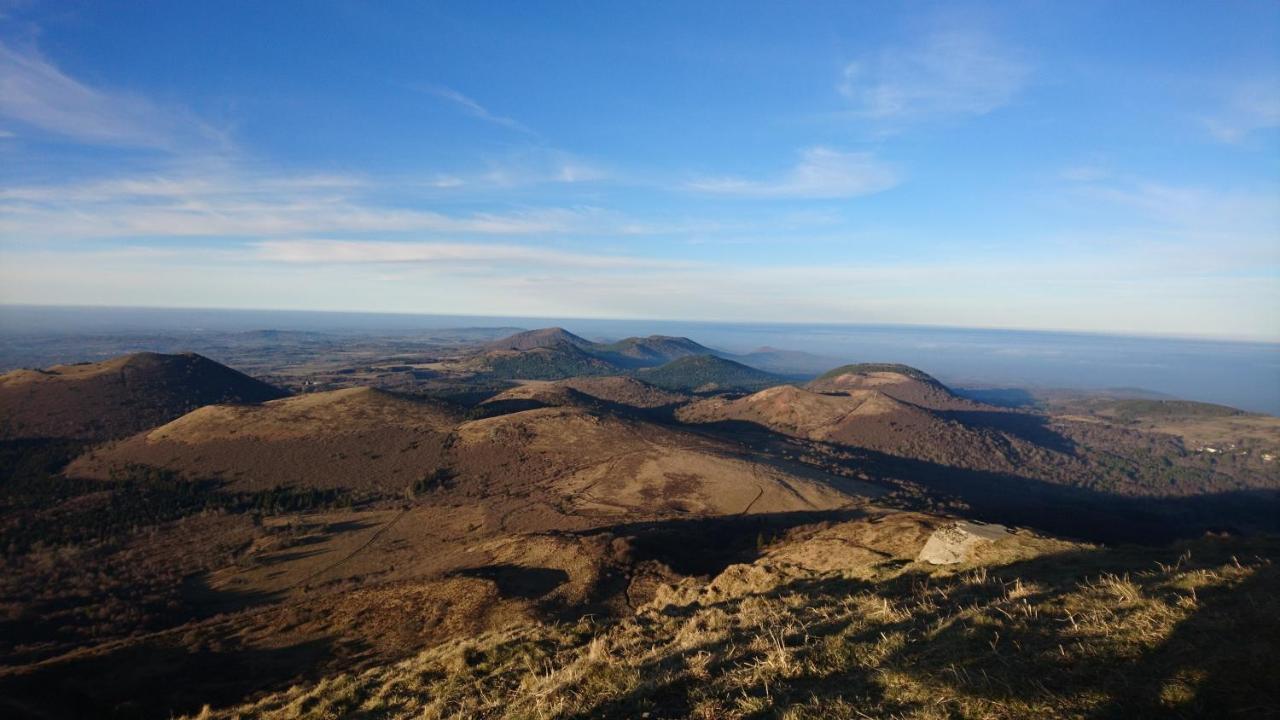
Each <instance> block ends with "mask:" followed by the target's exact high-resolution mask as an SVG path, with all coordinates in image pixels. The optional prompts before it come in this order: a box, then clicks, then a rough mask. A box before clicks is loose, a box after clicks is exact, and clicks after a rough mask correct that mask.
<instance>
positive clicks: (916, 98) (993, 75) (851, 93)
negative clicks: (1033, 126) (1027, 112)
mask: <svg viewBox="0 0 1280 720" xmlns="http://www.w3.org/2000/svg"><path fill="white" fill-rule="evenodd" d="M1030 72H1031V69H1030V67H1029V66H1028V65H1027V64H1026V63H1024V62H1023V61H1021V60H1020V59H1018V57H1017V56H1016V55H1015V54H1014V53H1012V52H1010V51H1009V50H1006V49H1004V48H1002V47H1000V46H999V45H997V44H996V43H995V42H994V41H993V40H992V39H991V38H989V37H987V36H986V35H985V34H982V33H978V32H961V31H954V30H953V31H947V32H935V33H932V34H930V35H928V36H926V37H925V38H924V39H923V40H922V41H921V42H920V43H918V44H916V45H913V46H908V47H901V48H890V49H887V50H884V51H883V52H881V53H880V54H878V55H876V56H873V57H869V58H864V59H861V60H858V61H856V62H851V63H849V64H848V65H846V66H845V67H844V70H843V72H842V73H841V78H840V83H839V85H838V86H837V89H838V90H839V92H840V94H841V95H843V96H844V97H845V98H846V99H848V100H849V102H850V104H851V109H852V112H853V113H855V114H857V115H860V116H863V117H866V118H870V119H875V120H886V119H914V118H922V117H933V116H948V115H985V114H987V113H989V112H991V111H993V110H995V109H996V108H999V107H1001V106H1003V105H1006V104H1008V103H1009V102H1010V101H1011V100H1012V99H1013V97H1014V96H1015V95H1016V94H1017V92H1018V91H1019V90H1021V89H1022V87H1023V85H1024V84H1025V83H1026V81H1027V78H1028V77H1029V76H1030Z"/></svg>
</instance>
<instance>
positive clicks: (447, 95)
mask: <svg viewBox="0 0 1280 720" xmlns="http://www.w3.org/2000/svg"><path fill="white" fill-rule="evenodd" d="M422 89H423V90H425V91H426V92H429V93H431V94H432V95H435V96H436V97H439V98H441V99H443V100H447V101H449V102H450V103H452V104H454V105H455V106H457V107H459V108H462V109H463V110H464V111H466V112H467V113H468V114H469V115H471V116H472V117H475V118H479V119H481V120H484V121H485V122H488V123H492V124H494V125H501V126H502V127H505V128H508V129H510V130H515V131H516V132H521V133H524V134H525V135H531V136H535V137H536V136H537V135H538V133H537V132H536V131H534V130H533V129H532V128H530V127H529V126H527V125H525V124H524V123H522V122H520V121H519V120H516V119H514V118H510V117H507V116H505V115H499V114H497V113H494V112H490V111H489V109H488V108H486V107H485V106H484V105H481V104H480V103H479V102H477V101H476V100H475V99H474V98H471V97H469V96H467V95H463V94H462V93H460V92H458V91H457V90H454V89H453V88H450V87H445V86H443V85H425V86H422Z"/></svg>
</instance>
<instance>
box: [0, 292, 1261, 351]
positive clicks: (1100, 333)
mask: <svg viewBox="0 0 1280 720" xmlns="http://www.w3.org/2000/svg"><path fill="white" fill-rule="evenodd" d="M0 308H48V309H61V310H151V311H206V312H228V313H236V312H243V313H253V312H277V313H309V314H314V315H344V314H345V315H389V316H395V317H457V318H494V319H509V320H568V321H573V320H581V321H590V322H609V321H614V322H654V323H690V324H700V325H740V326H753V325H754V326H760V325H782V326H809V327H812V326H815V325H816V326H828V327H864V328H867V327H870V328H875V327H880V328H906V329H912V330H953V331H954V330H960V331H985V332H993V331H994V332H1018V333H1041V334H1053V335H1085V336H1093V337H1122V338H1132V339H1142V340H1177V341H1205V342H1227V343H1241V344H1254V345H1280V335H1278V336H1275V337H1271V338H1264V337H1261V336H1241V335H1208V334H1190V333H1186V334H1182V333H1161V332H1143V331H1138V330H1080V329H1063V328H1029V327H1008V326H981V325H946V324H935V323H910V322H873V321H866V322H854V321H833V320H814V321H780V320H718V319H705V318H696V319H693V318H656V317H619V316H577V317H575V316H570V315H518V314H512V315H496V314H494V315H481V314H474V313H441V312H411V311H403V310H352V309H342V310H337V309H327V308H325V309H314V308H310V309H301V308H266V307H261V308H259V307H254V308H246V307H210V306H181V305H58V304H45V303H12V302H0ZM543 327H546V326H543ZM0 329H2V327H0ZM263 329H271V328H263ZM532 329H537V328H532Z"/></svg>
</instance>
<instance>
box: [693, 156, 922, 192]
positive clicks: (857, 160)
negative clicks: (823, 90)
mask: <svg viewBox="0 0 1280 720" xmlns="http://www.w3.org/2000/svg"><path fill="white" fill-rule="evenodd" d="M899 182H901V174H900V172H899V171H898V170H897V169H896V168H895V167H893V166H892V165H889V164H887V163H884V162H881V161H880V160H878V159H876V157H875V156H874V155H872V154H871V153H863V152H840V151H838V150H832V149H830V148H824V147H813V148H809V149H807V150H804V151H803V152H802V153H801V156H800V161H799V162H798V163H797V164H796V165H795V166H794V167H792V168H791V170H789V171H788V172H787V173H786V174H785V175H784V176H783V177H781V178H778V179H776V180H750V179H746V178H740V177H720V178H704V179H700V180H695V181H692V182H690V183H688V184H687V185H686V187H687V188H688V189H690V190H694V191H697V192H703V193H712V194H717V195H739V196H743V197H766V198H769V197H771V198H848V197H857V196H860V195H870V194H873V193H878V192H882V191H884V190H888V189H889V188H892V187H894V186H895V185H897V184H898V183H899Z"/></svg>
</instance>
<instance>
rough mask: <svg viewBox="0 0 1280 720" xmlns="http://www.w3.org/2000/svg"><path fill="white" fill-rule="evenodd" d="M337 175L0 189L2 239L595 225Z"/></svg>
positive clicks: (578, 212)
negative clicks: (420, 196)
mask: <svg viewBox="0 0 1280 720" xmlns="http://www.w3.org/2000/svg"><path fill="white" fill-rule="evenodd" d="M376 190H377V188H374V187H371V186H370V184H369V183H367V182H366V181H365V180H363V179H361V178H346V177H340V176H327V175H319V176H314V175H312V176H308V175H304V176H288V175H285V176H270V175H268V176H251V175H231V176H194V177H185V176H179V177H167V176H142V177H123V178H114V179H109V180H102V181H96V182H90V183H79V184H74V183H72V184H66V185H46V186H24V187H10V188H4V189H0V235H3V236H4V237H8V238H12V239H18V238H21V239H26V240H32V239H44V238H49V239H57V238H72V239H86V238H100V237H133V238H146V237H245V236H257V237H284V236H290V235H303V234H314V233H344V232H347V233H349V232H358V233H369V232H438V233H473V234H486V235H522V234H537V233H557V232H575V231H581V230H584V229H599V225H600V223H608V222H613V219H611V218H610V217H608V216H607V213H604V212H603V211H599V210H596V209H593V208H572V209H566V208H537V209H527V210H526V209H521V210H517V211H513V212H481V213H471V214H466V215H451V214H447V213H443V212H437V211H433V210H424V209H419V208H415V207H401V206H389V205H386V204H383V203H379V202H377V201H376V199H372V198H371V197H370V196H371V195H372V194H375V192H376Z"/></svg>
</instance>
